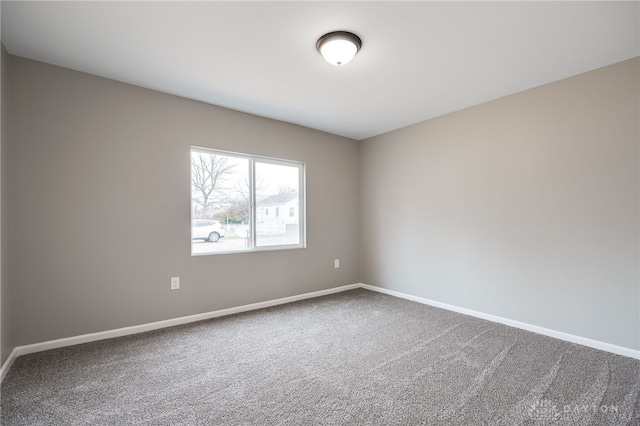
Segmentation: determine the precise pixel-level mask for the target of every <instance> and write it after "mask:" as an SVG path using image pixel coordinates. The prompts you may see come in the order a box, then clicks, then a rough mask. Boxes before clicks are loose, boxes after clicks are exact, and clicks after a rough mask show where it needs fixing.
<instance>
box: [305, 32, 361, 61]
mask: <svg viewBox="0 0 640 426" xmlns="http://www.w3.org/2000/svg"><path fill="white" fill-rule="evenodd" d="M361 47H362V40H360V37H358V36H357V35H355V34H353V33H350V32H347V31H333V32H330V33H327V34H325V35H323V36H322V37H320V38H319V39H318V42H317V43H316V49H317V50H318V52H319V53H320V54H321V55H322V57H323V58H324V60H325V61H327V62H329V63H330V64H331V65H336V66H342V65H344V64H347V63H349V61H351V60H352V59H353V57H354V56H356V53H358V51H359V50H360V48H361Z"/></svg>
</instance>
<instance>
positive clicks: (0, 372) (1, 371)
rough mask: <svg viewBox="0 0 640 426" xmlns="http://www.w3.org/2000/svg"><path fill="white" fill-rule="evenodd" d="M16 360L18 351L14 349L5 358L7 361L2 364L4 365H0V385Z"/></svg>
mask: <svg viewBox="0 0 640 426" xmlns="http://www.w3.org/2000/svg"><path fill="white" fill-rule="evenodd" d="M16 358H18V351H16V349H15V348H14V349H13V350H12V351H11V353H10V354H9V356H8V357H7V360H6V361H5V362H4V364H2V368H0V383H2V381H3V380H4V377H5V376H6V375H7V373H8V372H9V369H10V368H11V366H12V365H13V361H15V360H16Z"/></svg>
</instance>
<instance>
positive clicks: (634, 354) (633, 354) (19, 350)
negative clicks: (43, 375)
mask: <svg viewBox="0 0 640 426" xmlns="http://www.w3.org/2000/svg"><path fill="white" fill-rule="evenodd" d="M357 288H363V289H365V290H370V291H375V292H378V293H384V294H388V295H390V296H394V297H399V298H402V299H407V300H411V301H414V302H418V303H422V304H425V305H430V306H435V307H437V308H442V309H446V310H449V311H453V312H458V313H461V314H465V315H470V316H473V317H476V318H481V319H485V320H489V321H492V322H497V323H500V324H505V325H508V326H511V327H516V328H520V329H522V330H527V331H531V332H533V333H538V334H542V335H545V336H549V337H554V338H556V339H560V340H564V341H567V342H572V343H578V344H580V345H584V346H589V347H591V348H595V349H600V350H603V351H606V352H611V353H614V354H617V355H623V356H627V357H630V358H635V359H640V351H638V350H635V349H630V348H625V347H622V346H616V345H612V344H610V343H605V342H600V341H598V340H592V339H588V338H586V337H580V336H575V335H573V334H569V333H564V332H561V331H556V330H551V329H548V328H544V327H539V326H537V325H532V324H527V323H524V322H520V321H515V320H511V319H508V318H503V317H499V316H496V315H491V314H486V313H483V312H478V311H474V310H471V309H466V308H461V307H458V306H454V305H449V304H446V303H442V302H436V301H434V300H429V299H425V298H422V297H418V296H413V295H410V294H406V293H401V292H399V291H395V290H389V289H386V288H382V287H376V286H372V285H369V284H362V283H359V284H350V285H345V286H341V287H334V288H330V289H327V290H320V291H314V292H311V293H304V294H299V295H296V296H289V297H283V298H281V299H274V300H268V301H266V302H258V303H252V304H249V305H243V306H238V307H235V308H228V309H221V310H219V311H212V312H205V313H202V314H196V315H189V316H185V317H179V318H173V319H168V320H164V321H156V322H152V323H147V324H141V325H134V326H131V327H123V328H117V329H114V330H107V331H101V332H97V333H90V334H83V335H80V336H73V337H66V338H63V339H56V340H49V341H46V342H41V343H34V344H31V345H25V346H17V347H16V348H14V349H13V351H12V352H11V354H10V355H9V357H8V358H7V360H6V361H5V362H4V364H3V365H2V368H0V383H2V381H3V380H4V378H5V376H6V375H7V373H8V372H9V369H10V368H11V366H12V365H13V362H14V361H15V360H16V358H17V357H19V356H21V355H27V354H31V353H35V352H42V351H46V350H49V349H57V348H62V347H65V346H72V345H78V344H81V343H89V342H95V341H98V340H104V339H111V338H114V337H120V336H128V335H131V334H137V333H144V332H146V331H152V330H158V329H161V328H166V327H173V326H175V325H182V324H188V323H191V322H196V321H202V320H207V319H211V318H218V317H222V316H225V315H233V314H238V313H241V312H247V311H253V310H256V309H263V308H268V307H271V306H277V305H282V304H285V303H291V302H297V301H299V300H304V299H312V298H314V297H321V296H327V295H329V294H334V293H340V292H343V291H348V290H354V289H357Z"/></svg>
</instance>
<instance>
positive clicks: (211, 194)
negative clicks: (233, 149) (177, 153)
mask: <svg viewBox="0 0 640 426" xmlns="http://www.w3.org/2000/svg"><path fill="white" fill-rule="evenodd" d="M234 167H235V165H234V164H229V158H228V157H224V156H218V155H212V154H206V153H202V152H192V153H191V187H192V191H193V194H192V196H193V201H195V202H196V203H197V204H199V205H201V206H202V216H203V217H207V208H208V207H210V206H212V205H213V204H215V202H216V201H221V200H218V198H220V197H222V196H223V195H222V193H221V192H220V191H221V190H222V189H225V188H223V187H222V185H223V183H224V181H225V180H226V177H227V175H229V174H231V173H232V172H233V168H234Z"/></svg>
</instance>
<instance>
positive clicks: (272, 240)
mask: <svg viewBox="0 0 640 426" xmlns="http://www.w3.org/2000/svg"><path fill="white" fill-rule="evenodd" d="M255 175H256V176H255V179H256V189H255V191H256V246H257V247H265V246H277V245H292V244H293V245H295V244H300V243H301V237H300V235H301V234H300V199H301V194H300V177H301V166H298V165H284V164H279V163H270V162H262V161H256V163H255ZM281 208H282V209H283V210H282V211H289V212H290V214H289V215H281V214H280V211H281ZM292 209H293V210H292ZM269 210H271V214H269V213H268V212H269ZM291 211H293V214H291Z"/></svg>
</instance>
